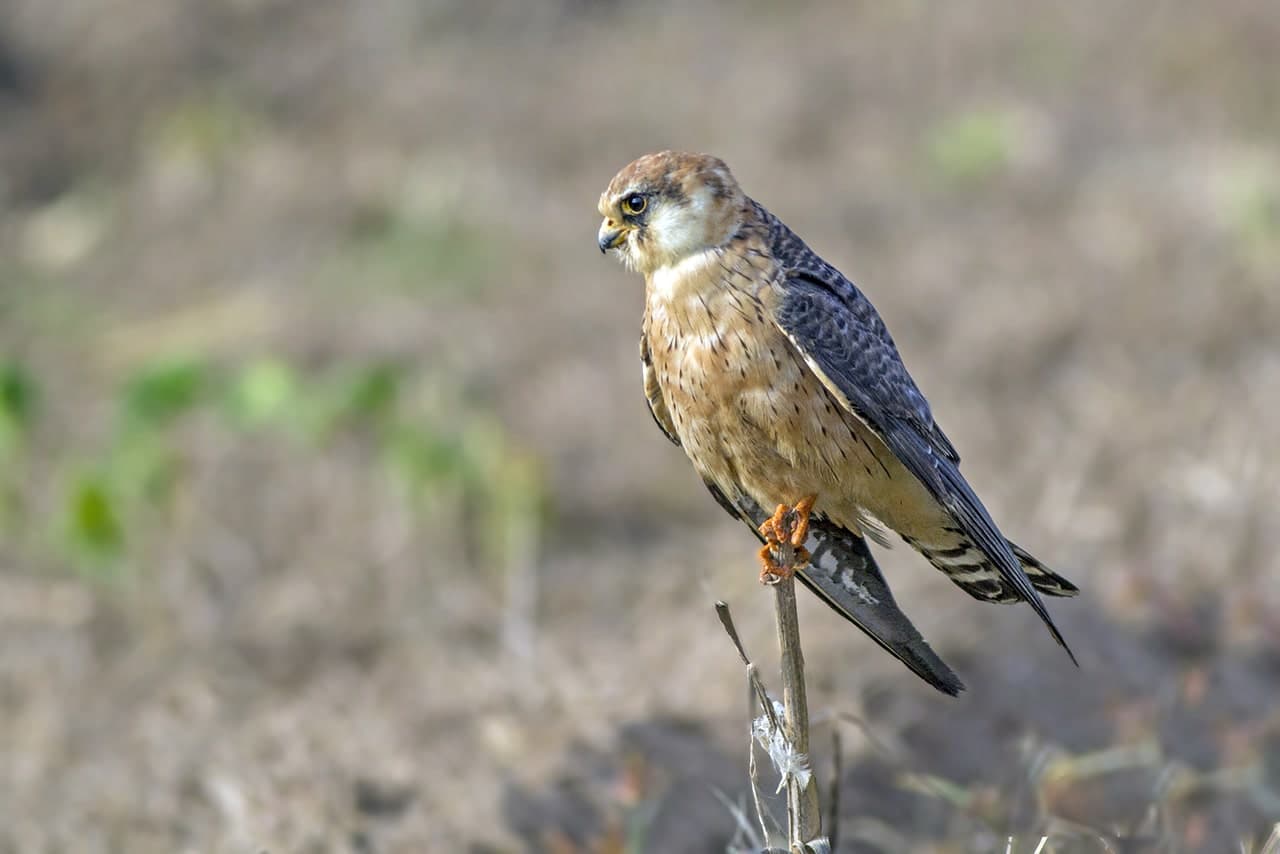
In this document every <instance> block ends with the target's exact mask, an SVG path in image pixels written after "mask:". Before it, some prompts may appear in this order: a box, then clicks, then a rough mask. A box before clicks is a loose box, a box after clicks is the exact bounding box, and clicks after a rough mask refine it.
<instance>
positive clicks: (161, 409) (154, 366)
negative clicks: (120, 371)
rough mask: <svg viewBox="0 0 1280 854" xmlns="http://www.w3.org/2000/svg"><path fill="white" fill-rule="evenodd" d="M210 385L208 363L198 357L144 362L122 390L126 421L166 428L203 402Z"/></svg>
mask: <svg viewBox="0 0 1280 854" xmlns="http://www.w3.org/2000/svg"><path fill="white" fill-rule="evenodd" d="M208 385H209V369H208V366H207V365H206V364H204V362H202V361H200V360H198V359H191V358H181V357H180V358H174V359H163V360H159V361H157V362H154V363H151V364H147V365H144V366H143V367H142V368H141V369H140V370H139V371H138V372H137V373H135V374H134V375H133V376H131V377H129V378H128V379H127V380H126V381H125V385H124V388H123V389H122V392H121V401H120V403H121V410H122V413H123V416H124V419H125V423H126V424H127V425H130V426H132V427H137V428H140V429H144V430H147V429H158V428H161V427H164V426H166V425H168V424H169V423H171V422H172V421H173V420H174V419H176V418H177V417H178V416H180V415H182V414H183V413H185V412H187V411H189V410H190V409H192V408H193V407H194V406H195V405H196V404H197V403H198V402H200V400H201V397H202V395H203V394H204V393H205V391H206V390H207V388H208Z"/></svg>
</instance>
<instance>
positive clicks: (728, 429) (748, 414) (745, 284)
mask: <svg viewBox="0 0 1280 854" xmlns="http://www.w3.org/2000/svg"><path fill="white" fill-rule="evenodd" d="M599 211H600V215H601V216H602V217H603V218H604V221H603V222H602V223H601V225H600V229H599V232H598V235H597V243H598V245H599V247H600V250H601V252H609V251H614V252H616V253H617V254H618V255H619V256H620V258H621V260H622V262H623V263H624V264H625V265H626V266H627V267H628V268H630V269H631V270H633V271H636V272H639V273H642V274H643V275H644V279H645V309H644V320H643V325H642V333H641V336H640V362H641V367H642V376H643V381H644V392H645V397H646V398H647V399H648V402H649V410H650V412H651V413H652V414H653V418H654V421H656V422H657V424H658V426H659V427H660V428H662V432H663V433H665V434H666V436H667V438H668V439H670V440H671V441H672V442H674V443H675V444H676V445H678V446H680V447H681V448H683V449H684V452H685V453H686V454H687V455H688V457H689V459H690V460H691V461H692V463H693V466H694V469H695V470H696V471H697V473H698V475H699V476H700V477H701V478H702V480H703V482H704V483H705V484H706V486H707V488H708V489H709V490H710V491H711V494H712V495H713V496H714V497H715V498H716V500H717V501H718V502H719V503H720V505H721V506H722V507H724V509H725V510H726V511H728V512H729V513H730V514H731V515H732V516H735V517H736V518H738V519H740V520H742V521H743V522H745V523H746V524H747V525H748V526H749V527H750V528H751V529H752V530H753V531H754V532H755V533H756V535H757V537H759V538H760V540H761V541H762V542H764V544H765V545H764V548H762V549H761V562H762V564H763V570H762V572H761V580H762V581H765V582H770V581H776V580H777V579H778V578H779V577H781V576H785V575H787V574H790V573H791V572H792V571H795V572H796V575H797V576H798V577H799V579H800V581H801V582H802V583H804V584H805V585H806V586H807V587H808V588H809V589H810V590H812V591H813V592H814V593H816V594H817V595H818V596H819V597H820V598H822V599H823V600H824V601H825V602H826V603H827V604H828V605H830V606H831V607H832V608H834V609H835V610H836V611H837V612H838V613H839V614H841V615H842V616H844V617H845V618H846V619H848V620H849V621H850V622H852V623H853V624H854V625H856V626H857V627H858V628H860V629H861V630H862V631H864V632H865V633H866V634H867V635H869V636H870V637H871V638H872V639H873V640H874V641H875V642H876V643H878V644H879V645H880V646H881V647H883V648H884V649H885V650H886V651H888V652H889V653H891V654H892V655H894V656H895V657H897V658H898V659H899V660H900V661H902V662H903V663H904V664H905V665H906V666H907V667H909V668H910V669H911V670H912V671H913V672H915V673H916V674H917V675H918V676H920V677H921V678H922V679H924V680H925V681H926V682H928V683H929V684H931V685H933V686H934V687H935V688H937V689H938V690H940V691H943V692H944V693H947V694H951V695H955V694H957V693H959V692H960V691H961V690H962V689H963V688H964V685H963V683H962V682H961V681H960V679H959V678H958V677H957V676H956V675H955V673H954V672H952V670H951V669H950V668H949V667H948V666H947V665H946V664H945V663H944V662H943V661H942V660H941V659H940V658H939V657H938V655H937V654H936V653H934V651H933V650H932V649H931V648H930V647H929V645H928V644H927V643H926V642H925V641H924V639H923V638H922V637H921V635H920V633H919V631H917V630H916V628H915V626H913V625H912V624H911V622H910V620H909V619H908V618H907V617H906V615H905V614H903V612H902V611H901V609H900V608H899V607H898V605H897V603H896V602H895V601H894V599H893V595H892V593H891V592H890V590H889V587H888V585H887V584H886V582H885V580H884V576H883V574H882V573H881V571H880V568H879V567H878V566H877V564H876V561H875V558H874V557H873V556H872V554H871V551H870V549H869V547H868V544H867V540H868V539H871V540H874V541H876V542H877V543H879V544H881V545H887V544H888V540H887V537H888V532H889V531H893V532H895V533H896V534H897V535H898V536H900V537H901V538H902V539H903V540H904V541H905V542H906V543H907V544H908V545H910V546H911V547H912V548H914V549H915V550H916V551H918V552H920V554H922V555H923V556H924V557H925V559H926V560H928V561H929V562H930V563H931V564H933V566H935V567H936V568H937V569H939V570H941V571H942V572H943V573H944V574H946V576H947V577H948V578H950V579H951V580H952V581H953V582H954V583H955V584H956V585H957V586H959V587H960V589H961V590H963V591H964V592H966V593H968V594H969V595H970V596H973V597H974V598H976V599H980V600H982V601H984V602H1026V603H1028V604H1029V605H1030V606H1031V607H1032V608H1033V609H1034V610H1035V612H1036V614H1037V615H1039V617H1040V619H1041V620H1042V621H1043V623H1044V625H1045V627H1046V628H1047V629H1048V631H1049V633H1050V634H1051V635H1052V636H1053V638H1054V639H1055V640H1056V641H1057V642H1058V644H1059V645H1061V646H1062V648H1063V649H1064V650H1065V651H1066V653H1067V655H1068V656H1070V657H1071V660H1072V661H1073V662H1074V661H1075V656H1074V655H1073V654H1072V652H1071V650H1070V648H1069V647H1068V646H1067V643H1066V641H1065V640H1064V639H1063V637H1062V634H1061V633H1060V632H1059V631H1058V628H1057V626H1055V625H1054V622H1053V619H1052V618H1051V617H1050V616H1049V612H1048V610H1047V609H1046V608H1045V606H1044V603H1043V601H1042V600H1041V598H1040V594H1045V595H1047V596H1073V595H1075V594H1076V593H1077V592H1078V591H1077V588H1076V587H1075V586H1074V585H1073V584H1072V583H1071V582H1069V581H1067V580H1066V579H1065V578H1063V577H1062V576H1061V575H1058V574H1057V573H1055V572H1053V571H1051V570H1050V569H1048V568H1047V567H1045V566H1044V565H1043V564H1042V563H1040V562H1039V561H1038V560H1036V559H1035V558H1034V557H1032V556H1031V555H1030V554H1029V553H1028V552H1027V551H1025V550H1024V549H1022V548H1020V547H1019V546H1017V545H1016V544H1014V543H1012V542H1010V541H1009V540H1007V539H1005V537H1004V535H1003V534H1001V533H1000V529H999V528H997V527H996V524H995V522H993V521H992V519H991V515H990V514H989V513H988V512H987V510H986V508H985V507H983V505H982V502H981V501H980V500H978V496H977V495H976V494H975V493H974V491H973V489H972V488H971V487H970V486H969V484H968V482H966V480H965V479H964V476H963V475H961V473H960V456H959V454H958V453H957V452H956V449H955V447H954V446H953V445H952V444H951V441H950V440H949V439H948V438H947V436H946V434H945V433H943V432H942V428H941V427H939V426H938V424H937V422H935V421H934V418H933V413H932V412H931V410H930V408H929V404H928V402H927V401H926V400H925V398H924V395H923V394H921V392H920V390H919V388H917V386H916V384H915V381H914V380H912V378H911V375H910V374H909V373H907V369H906V367H905V366H904V365H903V363H902V358H901V357H900V356H899V355H898V349H897V347H896V346H895V345H894V343H893V339H892V338H891V337H890V335H889V331H888V329H886V328H885V325H884V322H883V321H882V320H881V319H880V315H879V314H878V313H877V312H876V310H875V308H873V307H872V305H871V303H870V302H869V301H868V300H867V298H866V297H865V296H864V295H863V294H862V292H861V291H860V290H859V289H858V288H857V287H856V286H855V285H854V284H853V282H851V281H849V279H847V278H845V276H844V275H842V274H841V273H840V271H839V270H837V269H835V268H834V267H832V266H831V265H830V264H828V263H827V262H826V261H824V260H823V259H822V258H820V257H819V256H818V255H817V254H816V253H814V252H813V250H811V249H810V248H809V247H808V246H807V245H806V244H805V243H804V241H803V240H801V239H800V238H799V237H798V236H797V235H796V234H795V233H794V232H793V231H791V229H789V228H788V227H787V226H786V225H784V224H783V223H782V221H781V220H779V219H778V218H777V217H776V216H774V215H773V214H771V213H770V212H769V211H768V210H766V209H765V208H764V206H762V205H761V204H760V203H758V202H756V201H754V200H753V199H751V198H749V197H748V196H746V195H745V194H744V193H743V192H742V190H741V188H740V187H739V186H738V182H737V181H736V180H735V179H734V177H733V175H732V174H731V173H730V172H729V169H728V167H727V166H725V164H724V162H723V161H721V160H720V159H718V158H716V157H712V156H710V155H706V154H690V153H682V152H674V151H663V152H659V153H656V154H648V155H645V156H644V157H641V158H640V159H638V160H636V161H634V162H633V163H631V164H630V165H628V166H626V167H625V168H623V169H622V171H621V172H619V173H618V174H617V175H616V176H615V177H614V179H613V180H612V181H611V182H610V183H609V187H608V189H607V190H605V192H604V193H603V194H602V195H601V196H600V203H599ZM784 518H788V519H798V520H799V521H798V523H797V524H796V525H795V526H794V533H791V529H790V528H788V527H787V526H784V525H782V524H781V520H783V519H784ZM780 532H781V533H780ZM779 537H788V538H789V539H790V540H791V541H792V544H793V545H794V546H795V547H796V553H797V554H798V555H800V556H801V558H802V565H801V568H799V569H798V570H793V569H792V568H791V567H788V566H784V567H780V566H778V565H777V564H776V563H774V560H773V557H772V554H773V552H772V549H773V547H774V546H776V545H778V544H779V542H780V540H779Z"/></svg>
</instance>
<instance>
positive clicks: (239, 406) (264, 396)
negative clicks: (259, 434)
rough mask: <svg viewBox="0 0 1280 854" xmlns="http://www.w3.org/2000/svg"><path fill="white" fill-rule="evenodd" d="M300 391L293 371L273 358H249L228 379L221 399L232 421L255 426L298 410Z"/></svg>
mask: <svg viewBox="0 0 1280 854" xmlns="http://www.w3.org/2000/svg"><path fill="white" fill-rule="evenodd" d="M300 395H301V389H300V380H299V379H298V375H297V373H296V372H295V371H294V369H293V368H292V367H291V366H289V365H288V364H287V363H285V362H282V361H281V360H279V359H275V358H262V359H255V360H254V361H252V362H249V363H248V364H247V365H245V366H244V367H243V368H241V369H240V371H239V373H238V374H236V376H235V377H234V378H233V379H232V380H231V382H230V384H229V385H228V388H227V390H226V392H225V394H224V397H223V401H224V404H225V409H226V411H227V413H228V414H229V415H230V416H231V420H232V423H233V424H235V425H236V426H238V427H244V428H257V427H263V426H266V425H271V424H283V423H285V422H286V421H287V420H288V419H289V417H290V415H291V414H292V413H295V412H296V411H297V410H298V399H299V397H300Z"/></svg>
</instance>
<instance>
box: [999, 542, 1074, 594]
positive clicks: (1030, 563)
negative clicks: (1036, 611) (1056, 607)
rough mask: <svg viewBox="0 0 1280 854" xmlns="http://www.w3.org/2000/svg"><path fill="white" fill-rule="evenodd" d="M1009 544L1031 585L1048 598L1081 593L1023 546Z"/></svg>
mask: <svg viewBox="0 0 1280 854" xmlns="http://www.w3.org/2000/svg"><path fill="white" fill-rule="evenodd" d="M1008 542H1009V548H1011V549H1013V555H1014V557H1016V558H1017V559H1018V560H1019V561H1020V562H1021V563H1022V569H1023V571H1024V572H1026V573H1027V578H1030V579H1031V583H1032V584H1033V585H1035V588H1036V589H1037V590H1039V591H1040V592H1041V593H1043V594H1045V595H1046V596H1075V595H1076V594H1077V593H1079V592H1080V588H1079V587H1076V586H1075V585H1074V584H1072V583H1071V582H1070V581H1067V579H1065V578H1063V577H1062V576H1061V575H1058V573H1056V572H1054V571H1053V570H1052V569H1050V568H1049V567H1047V566H1045V565H1044V564H1042V563H1041V562H1040V561H1039V560H1037V559H1036V558H1035V556H1034V555H1032V554H1031V553H1030V552H1028V551H1027V550H1026V549H1024V548H1023V547H1022V546H1020V545H1018V544H1017V543H1015V542H1014V541H1013V540H1009V541H1008Z"/></svg>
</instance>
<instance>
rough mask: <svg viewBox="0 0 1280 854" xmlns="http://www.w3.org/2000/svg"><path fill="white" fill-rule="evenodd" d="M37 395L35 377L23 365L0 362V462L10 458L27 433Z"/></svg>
mask: <svg viewBox="0 0 1280 854" xmlns="http://www.w3.org/2000/svg"><path fill="white" fill-rule="evenodd" d="M38 398H39V390H38V389H37V387H36V382H35V378H34V377H32V376H31V374H30V372H29V371H28V370H27V369H26V367H25V366H24V365H22V364H21V363H19V362H16V361H10V362H5V363H3V364H0V462H3V461H5V460H7V459H9V458H11V457H12V456H13V455H14V454H15V453H16V452H17V451H18V449H19V446H20V445H21V443H22V442H23V441H24V440H25V438H26V436H27V434H28V433H29V432H30V430H31V428H32V426H33V424H34V422H35V416H36V405H37V400H38Z"/></svg>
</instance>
